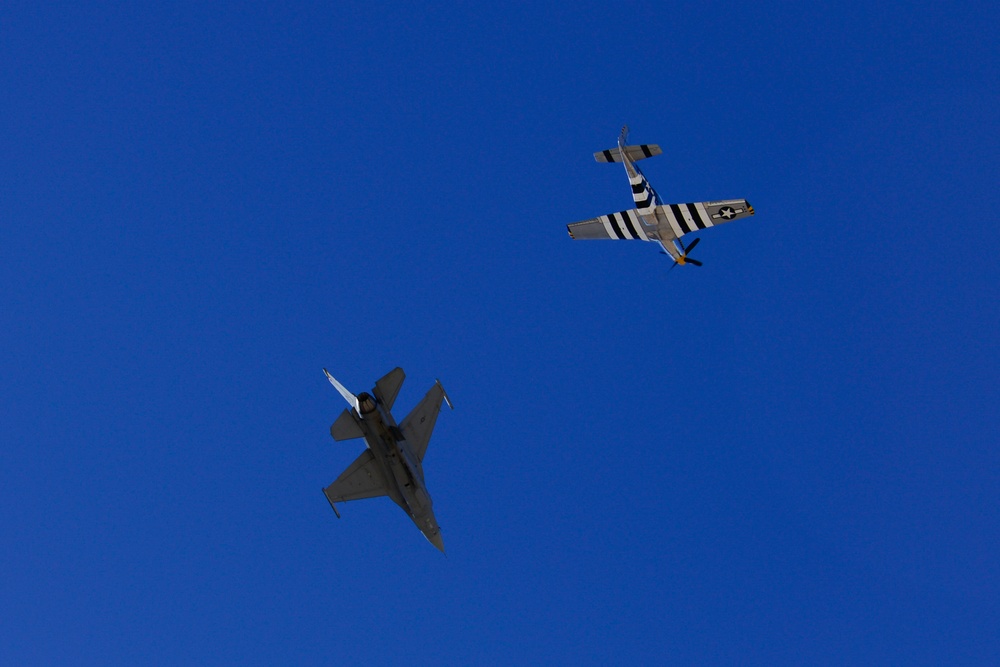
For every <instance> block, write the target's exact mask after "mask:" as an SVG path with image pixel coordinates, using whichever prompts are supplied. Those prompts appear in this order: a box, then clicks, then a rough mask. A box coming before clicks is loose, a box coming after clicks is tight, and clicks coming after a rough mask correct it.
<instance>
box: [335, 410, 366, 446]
mask: <svg viewBox="0 0 1000 667" xmlns="http://www.w3.org/2000/svg"><path fill="white" fill-rule="evenodd" d="M330 435H332V436H333V439H334V440H353V439H354V438H363V437H364V436H365V434H364V433H363V432H362V431H361V427H360V426H358V421H357V420H356V419H355V418H354V415H353V414H351V411H350V410H344V411H343V412H341V413H340V416H339V417H337V421H335V422H333V425H332V426H331V427H330Z"/></svg>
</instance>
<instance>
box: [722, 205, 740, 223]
mask: <svg viewBox="0 0 1000 667" xmlns="http://www.w3.org/2000/svg"><path fill="white" fill-rule="evenodd" d="M719 215H721V216H722V217H723V218H725V219H726V220H731V219H732V218H733V216H735V215H736V211H734V210H733V209H732V207H731V206H726V207H724V208H720V209H719Z"/></svg>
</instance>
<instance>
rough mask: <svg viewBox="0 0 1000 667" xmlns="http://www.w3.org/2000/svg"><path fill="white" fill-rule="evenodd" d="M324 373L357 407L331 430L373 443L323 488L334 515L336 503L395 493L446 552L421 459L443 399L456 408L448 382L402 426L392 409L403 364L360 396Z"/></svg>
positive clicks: (432, 392)
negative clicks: (425, 482)
mask: <svg viewBox="0 0 1000 667" xmlns="http://www.w3.org/2000/svg"><path fill="white" fill-rule="evenodd" d="M323 372H324V373H326V377H327V379H328V380H330V384H332V385H333V386H334V387H336V389H337V391H339V392H340V395H341V396H343V397H344V399H345V400H346V401H347V402H348V404H349V405H350V406H351V407H349V408H347V409H346V410H344V411H343V412H342V413H341V414H340V416H339V417H338V418H337V421H335V422H333V425H332V426H331V427H330V435H332V436H333V439H334V440H351V439H353V438H364V439H365V443H366V444H367V445H368V449H366V450H365V451H363V452H362V453H361V456H359V457H358V458H357V459H356V460H355V461H354V463H352V464H351V465H350V466H348V467H347V470H345V471H344V472H343V473H341V475H340V477H338V478H337V480H336V481H335V482H334V483H333V484H331V485H330V486H328V487H326V488H325V489H323V493H324V494H325V495H326V499H327V500H328V501H329V502H330V507H332V508H333V512H334V514H336V515H337V518H338V519H339V518H340V512H338V511H337V507H336V506H335V505H334V503H339V502H345V501H348V500H360V499H361V498H375V497H378V496H389V497H390V498H392V500H393V502H395V503H396V504H397V505H399V506H400V507H402V508H403V511H404V512H406V514H407V515H408V516H409V517H410V518H411V519H412V520H413V523H415V524H417V528H419V529H420V531H421V532H422V533H423V534H424V537H426V538H427V540H428V541H429V542H430V543H431V544H433V545H434V546H436V547H437V548H438V549H440V550H441V552H442V553H443V552H444V541H443V540H442V539H441V529H440V528H439V527H438V524H437V520H436V519H435V518H434V511H433V510H432V509H431V505H432V503H431V496H430V494H429V493H427V488H426V486H425V485H424V469H423V466H422V465H421V462H422V461H423V458H424V452H426V451H427V444H428V443H429V442H430V439H431V431H433V430H434V424H435V422H437V416H438V412H440V410H441V400H442V399H444V400H445V401H446V402H447V403H448V407H449V408H450V407H452V405H451V400H450V399H449V398H448V395H447V394H446V393H445V391H444V387H442V386H441V383H440V382H435V383H434V386H433V387H431V388H430V391H428V392H427V395H426V396H424V398H423V400H422V401H420V402H419V403H417V407H415V408H413V410H412V411H411V412H410V414H408V415H407V416H406V418H405V419H403V421H402V423H401V424H399V425H397V424H396V420H395V419H394V418H393V416H392V413H391V412H390V410H391V409H392V404H393V403H394V402H395V400H396V395H397V394H398V393H399V388H400V387H401V386H402V385H403V378H405V377H406V375H405V374H404V373H403V369H402V368H394V369H393V370H391V371H389V373H388V374H386V376H385V377H383V378H382V379H381V380H379V381H378V382H376V383H375V388H374V389H373V390H372V392H371V393H370V394H369V393H367V392H365V393H361V394H358V395H357V396H355V395H354V394H352V393H351V392H349V391H348V390H347V389H346V388H345V387H344V385H342V384H340V383H339V382H337V380H335V379H334V377H333V376H332V375H330V373H329V372H328V371H327V370H326V369H325V368H324V369H323Z"/></svg>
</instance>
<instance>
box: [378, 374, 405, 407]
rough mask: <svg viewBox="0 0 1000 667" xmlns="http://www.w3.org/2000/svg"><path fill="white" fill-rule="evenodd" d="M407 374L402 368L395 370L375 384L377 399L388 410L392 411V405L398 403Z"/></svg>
mask: <svg viewBox="0 0 1000 667" xmlns="http://www.w3.org/2000/svg"><path fill="white" fill-rule="evenodd" d="M404 379H406V374H405V373H404V372H403V369H402V368H400V367H398V366H397V367H396V368H393V369H392V370H391V371H389V372H388V373H386V374H385V375H384V376H383V377H382V378H381V379H380V380H379V381H378V382H376V383H375V398H377V399H378V400H379V402H380V403H381V404H382V405H384V406H385V409H386V410H392V404H393V403H395V402H396V396H397V395H398V394H399V388H400V387H402V386H403V380H404Z"/></svg>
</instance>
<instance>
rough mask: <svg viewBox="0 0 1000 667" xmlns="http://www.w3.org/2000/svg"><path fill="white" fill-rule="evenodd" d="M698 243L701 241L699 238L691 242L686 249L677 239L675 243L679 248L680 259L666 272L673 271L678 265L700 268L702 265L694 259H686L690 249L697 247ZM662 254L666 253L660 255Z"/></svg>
mask: <svg viewBox="0 0 1000 667" xmlns="http://www.w3.org/2000/svg"><path fill="white" fill-rule="evenodd" d="M699 241H701V238H697V239H695V240H694V241H692V242H691V245H689V246H688V247H687V248H685V247H684V242H683V241H681V240H680V239H677V243H678V245H680V247H681V258H680V260H679V261H678V260H676V259H675V260H674V263H673V265H672V266H671V267H670V268H669V269H667V270H668V271H672V270H673V269H674V267H675V266H677V265H678V264H694V265H695V266H701V265H702V264H701V262H699V261H698V260H696V259H692V258H690V257H688V253H689V252H691V249H692V248H694V247H695V246H696V245H698V242H699ZM662 254H664V255H665V254H667V253H662Z"/></svg>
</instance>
